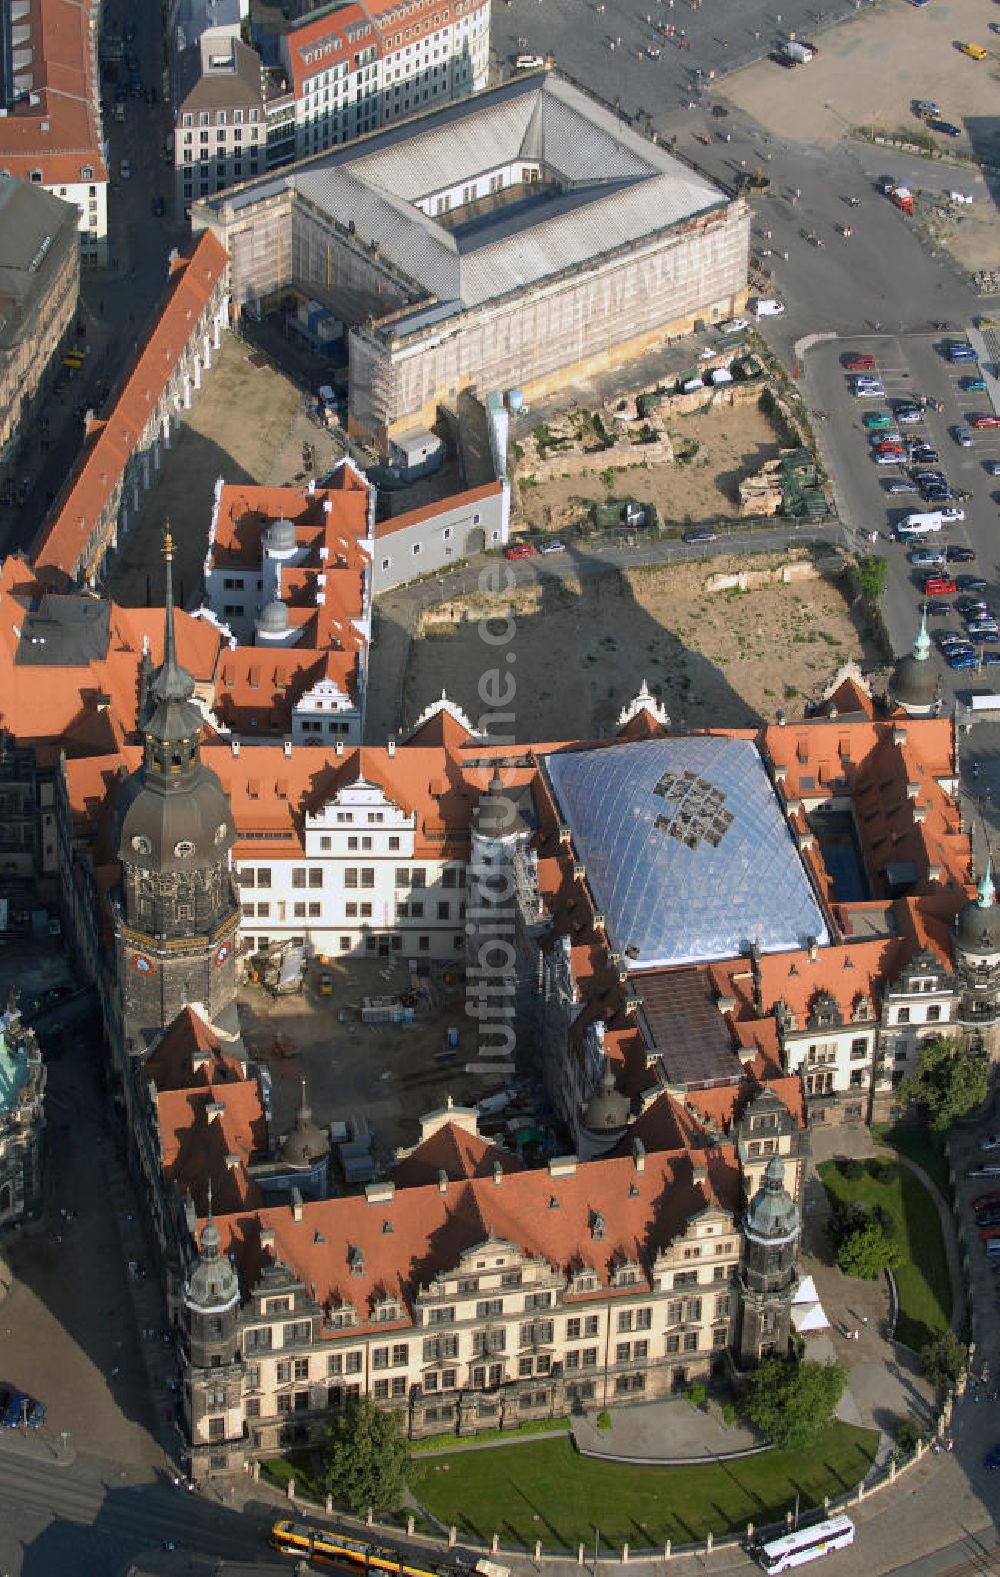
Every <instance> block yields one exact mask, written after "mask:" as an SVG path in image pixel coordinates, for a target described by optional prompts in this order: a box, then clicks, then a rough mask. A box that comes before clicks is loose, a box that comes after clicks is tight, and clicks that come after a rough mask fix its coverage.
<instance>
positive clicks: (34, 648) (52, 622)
mask: <svg viewBox="0 0 1000 1577" xmlns="http://www.w3.org/2000/svg"><path fill="white" fill-rule="evenodd" d="M110 638H111V604H110V603H108V602H105V601H104V600H103V599H102V598H98V597H83V596H76V595H73V594H69V595H65V596H64V595H62V594H60V593H57V592H46V593H45V595H44V596H43V597H42V600H41V602H40V603H39V605H38V607H37V609H33V610H32V611H31V612H29V613H27V614H26V615H25V617H24V618H23V619H22V620H21V639H20V640H19V641H18V643H17V655H16V657H15V659H14V660H15V662H17V663H20V664H24V665H30V666H32V667H36V668H42V667H46V668H81V667H85V666H86V664H87V663H90V662H100V661H101V660H102V659H103V658H104V657H106V656H107V651H108V642H109V641H110Z"/></svg>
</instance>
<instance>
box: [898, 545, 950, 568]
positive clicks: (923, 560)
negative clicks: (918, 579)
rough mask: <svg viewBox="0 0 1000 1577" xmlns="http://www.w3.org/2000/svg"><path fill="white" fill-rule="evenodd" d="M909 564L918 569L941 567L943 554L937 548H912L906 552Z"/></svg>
mask: <svg viewBox="0 0 1000 1577" xmlns="http://www.w3.org/2000/svg"><path fill="white" fill-rule="evenodd" d="M907 558H908V559H909V561H910V563H911V564H915V565H916V566H917V567H918V568H919V569H943V568H944V563H945V555H944V554H943V553H942V552H940V550H939V549H938V548H914V549H913V551H912V552H911V553H908V554H907Z"/></svg>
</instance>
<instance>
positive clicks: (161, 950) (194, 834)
mask: <svg viewBox="0 0 1000 1577" xmlns="http://www.w3.org/2000/svg"><path fill="white" fill-rule="evenodd" d="M163 554H164V558H165V559H166V569H167V576H166V580H167V590H166V609H165V620H164V622H165V629H164V644H163V663H162V665H161V666H160V667H159V668H158V669H157V670H156V672H155V673H154V674H153V676H152V679H151V680H150V683H149V686H148V690H147V696H146V704H145V707H144V715H143V717H142V718H141V719H140V724H141V730H142V737H143V760H142V765H141V766H140V767H139V769H138V771H136V772H134V773H132V775H131V777H129V778H127V779H126V780H125V782H124V783H123V785H122V788H121V791H120V793H119V798H118V805H117V826H118V858H119V860H120V861H121V887H120V889H119V892H118V894H117V900H116V905H115V943H116V953H117V964H118V980H119V987H120V994H121V1009H122V1015H123V1019H124V1028H125V1035H126V1041H131V1043H132V1045H133V1048H134V1049H135V1050H141V1049H142V1048H143V1046H144V1044H145V1043H146V1042H148V1040H149V1039H150V1038H151V1037H152V1036H153V1035H155V1034H157V1033H158V1032H159V1031H160V1030H161V1029H163V1028H165V1027H166V1025H168V1024H170V1023H171V1022H172V1021H173V1019H174V1018H176V1016H177V1014H178V1013H179V1012H180V1011H181V1009H182V1008H183V1007H184V1006H185V1004H186V1003H189V1002H200V1003H203V1004H204V1006H205V1007H206V1008H207V1010H208V1013H209V1017H210V1018H212V1019H215V1018H216V1017H217V1016H218V1014H219V1013H220V1012H221V1010H222V1009H223V1008H225V1007H226V1006H227V1005H228V1004H229V1003H231V1002H232V1000H233V996H234V993H235V986H236V942H237V930H238V926H239V918H240V908H239V903H238V900H237V895H236V890H235V886H234V883H233V878H232V874H231V871H230V863H229V857H230V851H231V849H232V847H233V844H234V842H235V840H236V834H235V831H234V828H233V819H232V813H231V811H230V806H229V800H228V799H227V797H226V794H225V791H224V790H223V787H222V784H221V783H220V782H219V779H218V778H217V777H216V775H215V773H214V772H212V771H211V770H210V768H208V767H206V766H205V765H204V764H203V763H202V760H201V752H200V748H199V736H200V733H201V727H202V714H201V711H200V709H199V707H198V706H197V705H196V704H195V702H194V700H193V696H194V680H193V679H192V677H191V675H190V674H189V673H188V672H187V671H186V670H185V669H184V668H181V667H180V666H179V664H178V662H177V655H176V649H175V644H174V599H173V576H172V559H173V541H172V538H171V536H170V532H169V530H168V531H167V535H166V537H165V539H164V545H163Z"/></svg>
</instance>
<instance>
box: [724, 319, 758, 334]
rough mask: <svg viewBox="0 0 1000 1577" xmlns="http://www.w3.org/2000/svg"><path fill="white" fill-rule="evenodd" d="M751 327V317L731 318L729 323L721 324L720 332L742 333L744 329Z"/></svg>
mask: <svg viewBox="0 0 1000 1577" xmlns="http://www.w3.org/2000/svg"><path fill="white" fill-rule="evenodd" d="M749 327H750V319H749V318H730V319H729V322H728V323H720V324H719V333H720V334H742V333H743V330H744V329H748V328H749Z"/></svg>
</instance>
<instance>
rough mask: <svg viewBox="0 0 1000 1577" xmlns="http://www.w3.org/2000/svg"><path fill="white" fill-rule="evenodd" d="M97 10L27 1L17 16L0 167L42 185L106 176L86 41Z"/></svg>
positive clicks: (0, 121)
mask: <svg viewBox="0 0 1000 1577" xmlns="http://www.w3.org/2000/svg"><path fill="white" fill-rule="evenodd" d="M96 14H97V13H96V9H95V10H92V9H91V7H90V6H89V5H86V4H77V3H75V0H29V4H28V6H27V7H26V8H25V9H24V10H23V11H22V13H21V14H20V15H19V16H18V19H17V27H18V33H19V38H18V43H17V46H16V49H15V51H14V60H13V70H12V77H11V80H10V83H9V84H5V87H7V89H8V99H9V102H8V103H7V106H6V111H5V113H4V115H3V116H0V171H2V172H4V173H7V174H9V175H14V176H17V177H19V178H20V179H22V180H34V181H37V182H38V183H39V184H41V185H44V186H68V185H71V184H75V183H79V182H81V181H94V182H97V181H106V180H107V169H106V166H105V163H104V152H103V148H102V142H101V128H100V125H99V122H98V118H97V112H96V101H97V84H96V83H95V82H94V70H93V61H94V53H93V48H92V43H91V28H92V26H94V25H96ZM88 172H89V173H88Z"/></svg>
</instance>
